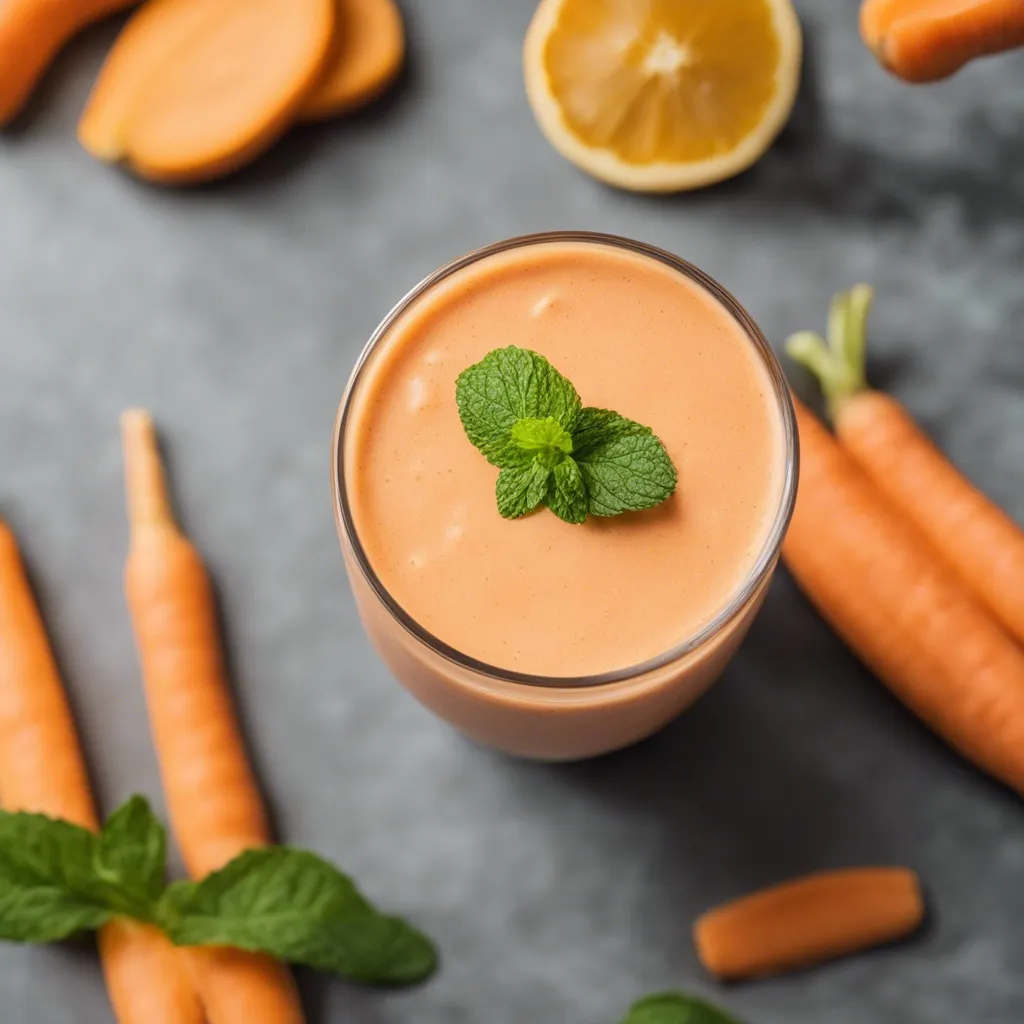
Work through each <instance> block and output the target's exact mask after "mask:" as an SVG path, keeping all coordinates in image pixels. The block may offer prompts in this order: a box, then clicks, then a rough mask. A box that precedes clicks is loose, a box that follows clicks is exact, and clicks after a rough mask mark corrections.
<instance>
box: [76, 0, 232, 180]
mask: <svg viewBox="0 0 1024 1024" xmlns="http://www.w3.org/2000/svg"><path fill="white" fill-rule="evenodd" d="M217 9H218V8H217V4H216V3H211V2H210V0H150V2H149V3H147V4H146V5H145V6H144V7H142V8H141V9H140V10H139V11H138V12H137V13H136V14H134V15H133V16H132V18H131V19H130V20H129V22H128V24H127V25H125V27H124V29H123V31H122V32H121V34H120V35H119V36H118V38H117V42H116V43H114V47H113V49H112V50H111V51H110V53H109V55H108V56H107V59H106V61H105V63H104V64H103V69H102V70H101V71H100V76H99V78H98V79H97V80H96V84H95V85H94V86H93V90H92V94H91V95H90V96H89V102H88V104H87V105H86V108H85V112H84V113H83V114H82V117H81V120H79V122H78V141H79V142H80V143H81V144H82V146H83V147H84V148H85V149H86V150H88V151H89V152H90V153H91V154H92V155H93V156H94V157H96V158H97V159H98V160H106V161H109V162H114V161H116V160H120V159H122V158H123V157H124V134H125V126H126V125H127V123H128V118H129V116H130V115H131V112H132V109H133V108H134V106H135V103H136V101H137V100H138V95H139V91H140V90H141V88H142V86H143V85H144V84H145V83H146V81H148V79H149V78H150V77H151V76H152V75H154V74H155V73H156V71H157V70H159V69H160V68H161V67H163V66H164V65H165V64H166V63H167V62H168V61H169V60H171V59H172V58H173V57H174V54H175V51H176V50H178V49H179V48H180V47H181V46H182V45H183V44H185V43H186V42H188V40H189V39H191V38H192V37H193V36H195V35H197V34H198V33H199V32H200V31H201V30H202V29H203V27H204V23H206V22H210V21H212V20H213V19H214V17H215V16H216V14H217Z"/></svg>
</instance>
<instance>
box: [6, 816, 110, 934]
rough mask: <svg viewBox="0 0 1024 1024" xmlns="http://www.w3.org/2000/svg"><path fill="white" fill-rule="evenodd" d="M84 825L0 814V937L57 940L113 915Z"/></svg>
mask: <svg viewBox="0 0 1024 1024" xmlns="http://www.w3.org/2000/svg"><path fill="white" fill-rule="evenodd" d="M97 847H98V844H97V839H96V836H94V835H93V834H92V833H91V832H90V831H88V829H84V828H79V827H78V826H77V825H70V824H68V823H67V822H64V821H57V820H55V819H53V818H47V817H46V816H44V815H42V814H24V813H19V814H10V813H7V812H0V939H2V940H5V941H8V942H57V941H59V940H60V939H65V938H67V937H68V936H70V935H74V934H75V933H76V932H79V931H83V930H86V929H92V928H99V927H100V926H101V925H103V924H105V923H106V922H107V921H108V920H110V918H111V917H112V916H113V911H112V910H111V908H110V906H109V904H108V901H107V892H106V889H105V886H104V884H103V882H102V880H101V879H100V878H99V877H98V876H97V874H96V871H95V858H96V853H97Z"/></svg>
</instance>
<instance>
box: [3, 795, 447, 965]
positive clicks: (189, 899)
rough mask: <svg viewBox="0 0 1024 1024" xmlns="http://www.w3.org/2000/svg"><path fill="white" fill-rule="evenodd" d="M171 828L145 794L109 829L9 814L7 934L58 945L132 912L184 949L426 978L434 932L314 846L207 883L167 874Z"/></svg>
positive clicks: (270, 854)
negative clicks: (383, 906) (379, 902)
mask: <svg viewBox="0 0 1024 1024" xmlns="http://www.w3.org/2000/svg"><path fill="white" fill-rule="evenodd" d="M166 851H167V836H166V832H165V830H164V828H163V826H162V825H161V824H160V822H159V821H158V820H157V819H156V818H155V817H154V815H153V812H152V811H151V810H150V808H149V805H148V804H147V803H146V801H145V800H144V799H143V798H142V797H133V798H132V799H131V800H130V801H129V802H128V803H127V804H125V805H124V807H122V808H120V809H119V810H118V811H116V812H115V813H114V814H113V815H112V816H111V818H110V820H109V821H108V822H107V825H106V827H105V828H104V829H103V831H102V832H101V833H100V834H99V835H96V834H94V833H92V832H90V831H88V830H87V829H84V828H80V827H79V826H77V825H72V824H69V823H68V822H65V821H58V820H55V819H53V818H48V817H45V816H44V815H41V814H24V813H17V814H12V813H8V812H4V811H0V940H4V941H8V942H27V943H48V942H58V941H60V940H62V939H66V938H68V937H70V936H72V935H74V934H76V933H78V932H82V931H91V930H94V929H97V928H100V927H102V926H103V925H104V924H106V923H107V922H108V921H110V920H111V919H112V918H114V917H129V918H134V919H136V920H139V921H144V922H147V923H149V924H155V925H156V926H158V927H160V928H161V929H162V930H163V931H164V932H165V933H166V934H167V935H168V937H169V938H170V939H171V941H172V942H174V943H175V944H177V945H180V946H206V945H216V946H232V947H234V948H237V949H245V950H249V951H251V952H257V953H266V954H268V955H270V956H273V957H275V958H276V959H279V960H286V961H288V962H289V963H293V964H301V965H304V966H307V967H312V968H314V969H316V970H321V971H328V972H331V973H334V974H340V975H343V976H344V977H347V978H349V979H351V980H353V981H359V982H363V983H368V984H382V985H405V984H411V983H414V982H418V981H422V980H424V979H425V978H427V977H429V976H430V975H431V974H432V973H433V972H434V970H435V969H436V967H437V953H436V951H435V949H434V946H433V945H432V944H431V942H430V940H429V939H427V938H426V937H425V936H424V935H423V934H422V933H421V932H419V931H417V930H416V929H415V928H413V927H412V926H411V925H409V924H407V923H406V922H405V921H403V920H402V919H401V918H396V917H390V916H388V915H385V914H382V913H380V911H378V910H377V909H376V908H375V907H374V906H373V904H371V903H370V902H369V900H367V899H366V897H365V896H363V895H362V894H361V893H360V892H359V890H358V889H357V888H356V886H355V883H354V882H353V881H352V880H351V879H350V878H349V877H348V876H347V875H344V874H343V873H342V872H340V871H339V870H338V869H337V868H335V867H334V866H333V865H331V864H329V863H328V862H327V861H325V860H323V859H322V858H320V857H318V856H316V854H313V853H308V852H306V851H304V850H295V849H291V848H288V847H277V846H272V847H266V848H264V849H259V850H249V851H247V852H245V853H243V854H241V856H239V857H236V858H235V859H234V860H233V861H231V863H230V864H228V865H226V866H225V867H224V868H223V869H221V870H220V871H217V872H215V873H214V874H212V875H210V876H208V877H207V878H205V879H203V880H202V881H200V882H176V883H174V884H173V885H171V886H167V885H166V883H165V881H164V875H165V860H166Z"/></svg>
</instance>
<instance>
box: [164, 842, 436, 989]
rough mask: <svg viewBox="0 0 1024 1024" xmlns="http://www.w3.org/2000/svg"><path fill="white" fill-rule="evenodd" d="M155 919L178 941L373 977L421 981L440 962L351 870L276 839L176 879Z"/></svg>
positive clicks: (372, 980) (397, 982) (419, 936)
mask: <svg viewBox="0 0 1024 1024" xmlns="http://www.w3.org/2000/svg"><path fill="white" fill-rule="evenodd" d="M161 920H162V922H163V923H164V927H165V929H166V931H167V933H168V935H170V937H171V938H172V939H173V940H174V942H176V943H177V944H178V945H183V946H234V947H235V948H237V949H247V950H250V951H252V952H257V953H269V954H270V955H271V956H273V957H275V958H276V959H278V960H287V961H288V962H289V963H297V964H305V965H306V966H307V967H313V968H315V969H317V970H320V971H329V972H331V973H333V974H341V975H344V976H345V977H346V978H350V979H351V980H353V981H361V982H366V983H370V984H387V985H406V984H410V983H412V982H416V981H422V980H423V978H425V977H427V976H429V975H430V974H432V973H433V971H434V969H435V968H436V966H437V953H436V952H435V950H434V947H433V946H432V945H431V943H430V941H429V940H428V939H427V938H425V937H424V936H423V935H422V934H421V933H420V932H418V931H416V929H415V928H412V927H411V926H410V925H408V924H406V923H405V922H404V921H402V920H400V919H398V918H393V917H386V916H384V915H383V914H380V913H379V912H378V911H377V910H375V909H374V908H373V906H371V904H370V903H368V902H367V900H366V899H365V898H364V897H363V896H362V895H361V894H360V893H359V891H358V890H357V889H356V887H355V884H354V883H353V882H352V880H351V879H350V878H349V877H348V876H347V875H344V874H342V873H341V872H340V871H339V870H338V869H337V868H335V867H334V866H333V865H331V864H329V863H327V861H325V860H322V859H321V858H320V857H318V856H316V854H313V853H307V852H306V851H304V850H293V849H289V848H287V847H282V846H268V847H266V848H264V849H261V850H249V851H247V852H246V853H243V854H242V855H241V856H240V857H237V858H236V859H235V860H233V861H232V862H231V863H230V864H228V865H227V866H226V867H225V868H223V869H222V870H220V871H217V872H215V873H214V874H212V875H210V876H208V877H207V878H205V879H203V881H201V882H178V883H175V884H174V885H172V886H171V887H170V888H169V889H168V890H167V892H166V894H165V896H164V900H163V903H162V907H161Z"/></svg>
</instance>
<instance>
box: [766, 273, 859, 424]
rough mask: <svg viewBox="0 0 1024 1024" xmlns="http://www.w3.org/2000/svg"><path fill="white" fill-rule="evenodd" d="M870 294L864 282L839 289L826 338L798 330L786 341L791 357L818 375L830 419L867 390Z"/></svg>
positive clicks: (829, 319)
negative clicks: (847, 288) (847, 402)
mask: <svg viewBox="0 0 1024 1024" xmlns="http://www.w3.org/2000/svg"><path fill="white" fill-rule="evenodd" d="M873 297H874V292H873V291H872V289H871V287H870V286H869V285H866V284H858V285H856V286H855V287H854V288H852V289H851V290H850V291H848V292H840V293H839V294H838V295H836V296H835V297H834V298H833V299H832V305H831V307H830V308H829V314H828V332H827V339H826V338H823V337H822V336H821V335H820V334H817V333H816V332H814V331H800V332H799V333H797V334H793V335H791V336H790V337H789V339H788V340H787V341H786V352H787V353H788V354H789V356H790V358H791V359H793V360H794V361H796V362H798V363H799V364H800V365H801V366H803V367H805V368H806V369H808V370H810V371H811V373H812V374H813V375H814V376H815V377H816V378H817V380H818V383H819V384H820V385H821V390H822V391H823V392H824V394H825V398H826V399H827V401H828V405H829V413H830V416H831V417H832V419H835V417H836V416H837V414H838V410H839V407H840V406H841V405H842V404H843V403H844V402H845V401H846V400H847V399H850V398H852V397H854V396H855V395H859V394H860V393H861V392H862V391H866V390H867V386H868V385H867V378H866V369H865V364H866V353H867V321H868V313H869V312H870V310H871V302H872V299H873Z"/></svg>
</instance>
